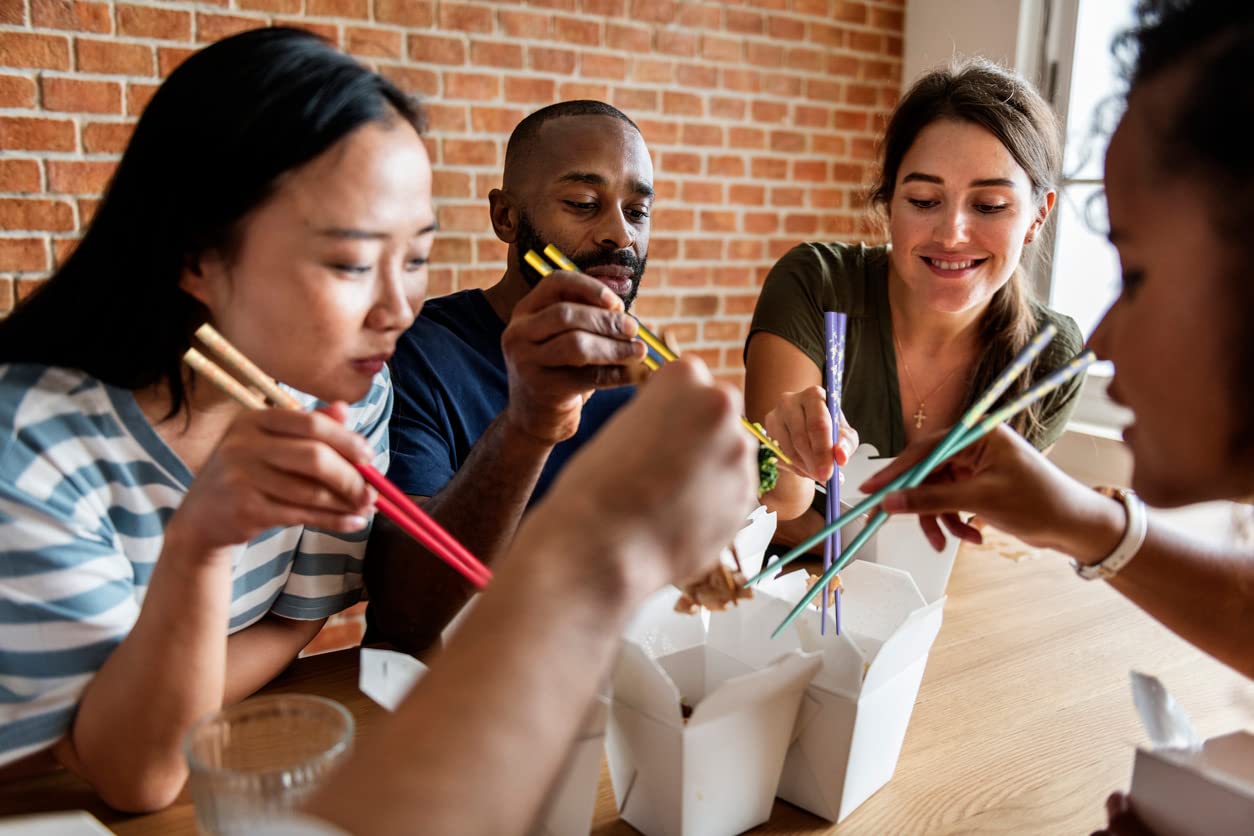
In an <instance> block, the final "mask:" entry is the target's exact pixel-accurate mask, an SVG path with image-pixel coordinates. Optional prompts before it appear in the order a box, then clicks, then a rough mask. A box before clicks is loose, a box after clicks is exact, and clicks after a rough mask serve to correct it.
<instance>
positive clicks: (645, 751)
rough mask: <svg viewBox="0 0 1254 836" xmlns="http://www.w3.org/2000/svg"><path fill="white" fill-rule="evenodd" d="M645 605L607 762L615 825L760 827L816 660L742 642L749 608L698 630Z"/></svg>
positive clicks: (714, 832)
mask: <svg viewBox="0 0 1254 836" xmlns="http://www.w3.org/2000/svg"><path fill="white" fill-rule="evenodd" d="M678 598H679V592H678V590H675V589H667V590H663V591H662V592H660V593H658V594H657V595H655V596H654V597H653V598H652V599H650V601H649V602H648V603H647V604H646V605H645V606H644V607H643V608H642V609H641V611H640V613H638V614H637V616H636V618H635V620H634V621H633V623H632V624H631V626H630V627H629V628H628V630H627V633H626V641H625V643H624V647H623V651H622V654H621V656H620V659H619V662H618V664H617V666H616V668H615V671H614V677H613V700H612V702H611V708H610V727H609V735H608V737H607V740H606V752H607V757H608V760H609V767H610V778H611V781H612V783H613V786H614V797H615V799H616V801H617V803H618V809H619V814H620V815H621V816H622V818H623V819H624V820H625V821H627V822H628V823H629V824H631V825H632V826H633V827H635V828H636V829H637V830H639V831H641V832H642V833H644V834H646V836H726V834H734V833H740V832H743V831H745V830H748V829H749V828H752V827H754V826H756V825H758V824H761V823H762V822H765V821H766V820H767V819H769V818H770V814H771V807H772V804H773V802H774V797H775V791H776V788H777V785H778V782H779V775H780V768H781V767H782V765H783V762H784V755H785V753H786V752H787V749H788V745H789V743H790V741H791V740H792V734H793V730H794V727H795V721H796V718H797V709H798V706H799V705H800V702H801V696H802V692H803V691H804V690H805V687H806V684H807V683H808V682H809V681H810V678H811V677H812V676H813V675H814V673H815V671H817V670H818V667H819V658H818V654H815V653H806V652H803V651H801V650H800V649H795V648H794V649H789V648H787V647H783V646H780V645H778V643H776V642H772V641H771V640H770V638H769V636H770V633H769V631H765V632H764V631H762V630H757V631H746V630H744V629H742V627H741V626H740V622H742V621H743V620H745V619H747V618H751V616H752V613H753V611H754V609H755V608H756V607H757V606H758V601H757V598H756V597H755V599H751V600H747V601H742V602H740V603H739V604H738V605H737V606H735V607H731V608H729V609H728V610H726V611H723V612H716V613H710V615H709V627H708V628H707V627H706V625H705V624H704V623H703V619H701V618H698V617H695V616H689V615H681V614H679V613H676V612H674V605H675V602H676V600H678Z"/></svg>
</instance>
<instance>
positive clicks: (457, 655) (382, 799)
mask: <svg viewBox="0 0 1254 836" xmlns="http://www.w3.org/2000/svg"><path fill="white" fill-rule="evenodd" d="M533 551H541V552H542V553H534V554H529V555H526V556H524V555H522V554H521V553H519V554H518V555H517V557H519V558H523V559H517V560H516V559H514V557H511V558H510V559H509V560H508V561H506V565H503V566H502V567H501V569H500V571H499V574H498V576H497V578H496V580H495V581H494V583H493V586H492V587H491V588H490V589H489V590H488V592H487V593H485V595H484V598H483V600H482V601H481V602H480V603H479V604H478V606H476V608H475V611H474V612H473V613H472V614H471V616H470V617H469V618H468V619H467V622H466V624H465V625H464V626H463V627H462V628H461V629H460V630H459V631H458V633H457V635H456V637H455V638H454V639H453V640H452V642H451V643H450V646H449V647H448V648H447V649H446V651H445V652H444V653H443V654H441V656H440V657H439V658H438V659H437V660H436V661H435V663H434V665H433V667H432V670H431V671H430V673H428V675H427V676H426V677H425V678H424V679H423V681H422V682H421V683H420V684H419V685H418V687H417V688H415V690H414V691H413V693H411V694H410V696H409V697H408V698H407V699H406V701H405V703H404V704H403V705H402V707H401V709H400V710H399V711H398V713H397V714H396V715H395V716H394V717H393V718H392V719H391V720H390V722H389V724H388V725H387V726H386V727H384V728H383V729H381V730H380V733H379V734H377V735H375V736H373V737H372V738H370V739H369V740H368V741H363V743H362V745H360V746H359V747H358V753H359V754H357V755H355V756H354V758H353V760H352V762H350V763H349V764H348V766H347V767H346V768H345V769H344V770H343V771H342V772H341V773H340V775H339V776H338V780H337V781H336V782H335V783H334V785H333V786H332V787H330V788H329V789H328V790H327V791H326V792H324V793H323V794H322V795H321V796H320V797H319V798H318V799H316V800H315V801H314V803H313V805H312V811H313V812H314V813H316V814H318V815H321V816H323V817H325V818H327V819H329V820H331V821H332V822H335V823H337V824H338V825H340V826H341V827H344V828H346V829H351V830H352V831H353V832H354V833H360V834H371V833H398V832H404V831H407V832H410V833H416V834H418V833H461V834H494V835H495V834H508V833H525V832H528V831H529V830H530V827H531V825H532V822H533V820H534V818H535V817H536V815H537V814H538V812H539V809H540V805H541V804H542V802H543V798H544V793H545V791H546V788H548V787H550V786H551V785H552V782H553V779H554V778H555V776H556V775H557V772H558V770H559V769H560V767H561V764H562V762H563V760H564V758H565V756H566V753H567V751H568V749H569V747H570V745H571V743H572V742H573V740H574V738H575V735H576V732H577V731H578V727H579V723H580V722H581V720H582V718H583V716H584V714H585V711H586V709H587V708H588V706H589V705H590V703H591V700H592V699H593V697H594V695H595V693H596V690H597V685H598V682H599V680H600V679H601V677H602V676H603V675H604V673H605V671H606V670H607V669H608V667H609V665H610V663H611V661H612V659H613V656H614V654H615V652H616V650H617V647H618V636H619V634H620V632H621V630H622V627H623V625H624V623H625V621H626V618H627V616H628V614H629V612H630V611H631V609H632V607H631V604H632V603H633V602H634V601H637V600H639V597H640V596H638V595H630V594H623V593H621V592H619V593H616V594H613V595H606V594H601V593H599V592H598V591H597V590H596V586H597V582H596V581H591V582H583V581H581V580H580V579H579V578H578V577H577V575H578V574H579V570H578V569H577V568H575V569H572V568H570V565H571V561H570V560H569V559H566V558H567V557H571V556H573V557H575V558H578V557H580V556H582V557H584V558H586V557H587V555H588V551H589V550H588V549H587V548H586V547H585V548H582V549H581V548H579V547H578V545H577V544H575V543H574V541H573V540H572V539H571V538H565V539H564V540H555V539H554V538H547V539H546V540H545V541H543V542H542V543H541V544H540V546H539V548H538V549H535V550H533ZM599 556H600V557H604V555H599ZM599 562H600V561H598V563H599ZM607 574H608V572H607ZM519 764H526V767H525V774H520V773H519V767H518V765H519ZM485 798H489V799H491V803H488V804H485V803H484V799H485ZM398 828H403V829H404V830H401V829H398Z"/></svg>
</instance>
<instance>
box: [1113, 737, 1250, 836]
mask: <svg viewBox="0 0 1254 836" xmlns="http://www.w3.org/2000/svg"><path fill="white" fill-rule="evenodd" d="M1131 798H1132V806H1133V808H1134V809H1135V810H1136V813H1137V816H1138V817H1139V818H1140V819H1141V820H1142V821H1143V822H1144V823H1145V825H1146V826H1147V827H1148V828H1150V830H1151V831H1152V832H1153V833H1154V834H1156V836H1203V834H1204V835H1205V836H1227V834H1243V836H1248V834H1250V833H1254V734H1250V733H1249V732H1244V731H1240V732H1234V733H1232V734H1226V735H1223V736H1222V737H1212V738H1211V739H1210V740H1207V741H1206V742H1205V743H1203V744H1202V748H1201V749H1200V750H1194V749H1147V748H1138V749H1137V750H1136V761H1135V762H1134V764H1133V768H1132V792H1131Z"/></svg>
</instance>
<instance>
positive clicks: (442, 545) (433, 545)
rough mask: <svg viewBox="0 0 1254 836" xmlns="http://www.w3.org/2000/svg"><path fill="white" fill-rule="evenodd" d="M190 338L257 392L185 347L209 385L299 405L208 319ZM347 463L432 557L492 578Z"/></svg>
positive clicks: (388, 486) (369, 473) (374, 478)
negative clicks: (210, 323) (199, 342)
mask: <svg viewBox="0 0 1254 836" xmlns="http://www.w3.org/2000/svg"><path fill="white" fill-rule="evenodd" d="M196 338H197V339H199V340H200V341H201V343H203V344H204V345H205V346H206V347H207V348H209V349H211V350H212V351H213V352H214V353H215V354H217V355H218V357H220V358H221V359H222V360H224V361H225V362H226V363H227V364H229V365H230V366H231V367H232V368H234V369H235V371H236V372H238V373H239V375H240V376H241V377H242V378H243V379H244V380H246V381H247V382H248V383H249V384H250V385H252V386H254V387H256V389H257V390H259V391H260V392H261V393H262V395H264V398H263V397H262V395H258V394H257V392H255V391H253V390H252V389H249V388H247V387H246V386H244V385H243V384H241V383H240V382H239V381H238V380H236V379H235V378H233V377H231V375H230V374H228V373H227V372H226V371H225V370H224V369H222V368H221V367H220V366H218V365H217V364H216V363H214V362H213V361H212V360H210V359H209V358H208V357H206V356H205V355H204V354H203V353H201V352H200V351H198V350H197V349H195V348H189V349H188V350H187V352H186V353H185V354H184V355H183V361H184V362H185V363H187V365H188V366H190V367H191V368H192V369H194V370H195V371H196V372H197V373H198V374H202V375H204V376H205V377H206V378H208V379H209V381H210V382H212V383H213V384H214V385H216V386H218V387H219V388H220V389H222V390H223V391H224V392H226V393H227V394H228V395H230V396H231V397H233V398H235V400H236V401H238V402H239V403H241V404H243V405H244V406H246V407H248V408H249V409H265V408H267V403H266V400H267V399H268V400H269V401H270V403H271V404H273V405H274V406H275V407H278V408H280V409H294V410H301V409H303V408H304V407H303V406H302V405H301V403H300V401H298V400H297V399H296V398H295V397H293V396H292V395H291V394H290V393H288V392H285V391H284V390H283V389H282V388H281V387H280V386H279V385H278V384H277V383H276V382H275V381H274V380H273V379H272V378H271V377H270V376H268V375H267V374H266V373H265V372H263V371H262V370H261V369H260V368H258V367H257V365H256V364H254V363H253V362H252V361H251V360H249V359H248V358H247V357H245V356H244V355H243V354H242V353H241V352H240V351H239V349H237V348H235V346H233V345H231V344H230V343H229V342H228V341H227V340H226V338H225V337H223V336H222V335H221V334H219V333H218V332H217V331H216V330H215V329H214V328H213V326H211V325H209V324H208V323H206V324H204V325H202V326H200V328H198V329H197V330H196ZM353 466H354V467H355V468H357V471H358V472H359V473H361V475H362V476H363V477H364V478H365V480H366V481H367V482H368V483H369V484H370V485H371V486H372V487H374V489H375V490H377V491H378V492H379V496H378V499H377V500H376V502H375V507H377V508H378V509H379V512H380V513H382V514H383V515H384V516H386V517H387V518H388V519H390V520H392V522H394V523H396V524H397V526H399V527H400V528H401V529H402V530H403V531H405V533H406V534H408V535H410V536H411V537H413V538H414V539H415V540H417V541H418V542H419V543H421V544H422V545H424V546H426V547H427V549H429V550H430V551H431V552H432V553H433V554H434V555H435V556H436V557H438V558H440V559H441V560H443V561H444V562H445V563H447V564H448V565H449V566H452V567H453V568H454V569H456V570H457V571H458V572H460V573H461V575H462V576H463V577H464V578H466V580H468V581H470V583H472V584H473V585H474V586H475V587H476V588H478V589H483V588H484V587H485V586H486V585H487V583H488V581H490V580H491V579H492V572H491V570H490V569H488V567H486V566H484V565H483V564H482V563H480V562H479V560H478V559H477V558H476V557H475V556H474V555H473V554H471V553H470V552H469V551H467V549H466V547H465V546H463V545H462V544H461V543H458V542H457V540H455V539H454V538H453V536H452V535H451V534H449V533H448V532H447V531H445V530H444V529H443V528H442V527H441V526H440V524H439V523H437V522H436V521H435V520H433V519H432V518H431V517H430V516H429V515H428V514H427V513H426V512H425V511H423V510H422V509H421V508H419V507H418V506H417V505H416V504H414V502H413V501H412V500H411V499H410V498H409V497H408V496H406V495H405V493H404V492H403V491H402V490H401V489H400V488H398V487H396V485H394V484H392V483H391V482H389V481H388V479H387V477H386V476H384V475H383V474H382V473H380V472H379V471H378V470H377V469H376V468H375V467H373V466H372V465H370V464H359V463H356V462H354V463H353Z"/></svg>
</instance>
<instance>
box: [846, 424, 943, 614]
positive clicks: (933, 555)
mask: <svg viewBox="0 0 1254 836" xmlns="http://www.w3.org/2000/svg"><path fill="white" fill-rule="evenodd" d="M876 456H879V452H878V451H877V450H876V449H875V447H874V445H871V444H863V445H862V446H860V447H859V448H858V449H857V450H856V451H855V452H854V454H853V456H852V457H851V458H850V459H849V463H848V464H847V465H845V466H844V467H842V468H841V472H842V473H844V474H845V484H844V485H843V486H842V487H841V503H842V504H843V505H847V506H849V507H852V506H854V505H856V504H857V503H858V502H860V501H861V500H863V499H865V498H866V494H864V493H862V492H861V491H859V490H858V485H861V484H862V483H863V482H865V481H866V480H867V479H869V478H871V477H872V476H874V475H875V474H876V473H879V472H880V471H881V470H883V469H884V468H886V467H888V466H889V465H890V464H892V463H893V459H891V458H876ZM860 529H861V525H859V523H857V522H855V523H851V524H850V525H848V526H846V527H845V528H843V529H841V535H842V537H843V539H844V542H845V543H848V542H849V541H850V540H852V539H853V538H854V536H855V535H856V534H857V533H858V531H859V530H860ZM959 545H961V544H960V543H959V541H958V539H957V538H955V537H950V538H948V540H947V542H946V545H945V549H944V551H941V552H937V551H936V550H935V549H933V548H932V545H931V544H930V543H929V542H928V541H927V538H926V537H924V536H923V530H922V529H920V528H919V519H918V517H916V516H914V515H913V514H900V515H894V516H892V517H889V518H888V521H887V522H885V523H884V524H883V525H882V526H880V529H879V531H877V532H876V533H875V536H873V537H872V538H871V539H870V540H869V541H868V542H867V544H866V545H865V546H863V547H862V548H861V549H859V550H858V558H857V559H858V560H865V561H867V562H869V563H878V564H879V565H881V566H891V567H893V568H895V569H901V570H902V571H904V572H907V573H909V575H910V577H912V578H914V582H915V584H916V585H917V586H918V587H919V592H920V593H922V595H923V599H924V600H925V601H927V602H928V603H931V602H933V601H937V600H939V599H941V598H943V597H944V595H945V587H946V586H947V585H948V584H949V576H950V574H951V573H952V572H953V569H954V560H955V559H956V558H957V556H958V546H959Z"/></svg>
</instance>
